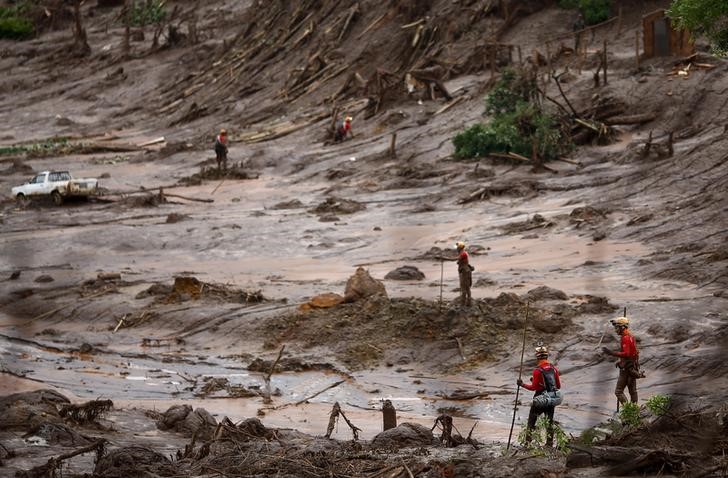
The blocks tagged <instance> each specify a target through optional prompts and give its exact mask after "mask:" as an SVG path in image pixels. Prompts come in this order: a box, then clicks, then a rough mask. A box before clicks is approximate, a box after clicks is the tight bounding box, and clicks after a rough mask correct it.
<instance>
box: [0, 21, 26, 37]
mask: <svg viewBox="0 0 728 478" xmlns="http://www.w3.org/2000/svg"><path fill="white" fill-rule="evenodd" d="M32 36H33V23H31V21H30V20H28V19H27V18H24V17H7V18H0V38H7V39H10V40H24V39H26V38H30V37H32Z"/></svg>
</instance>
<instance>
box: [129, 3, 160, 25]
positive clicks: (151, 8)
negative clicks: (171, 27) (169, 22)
mask: <svg viewBox="0 0 728 478" xmlns="http://www.w3.org/2000/svg"><path fill="white" fill-rule="evenodd" d="M129 15H130V23H131V24H132V25H134V26H137V27H143V26H145V25H153V24H158V23H161V22H162V21H163V20H164V19H165V18H167V7H166V6H165V4H164V1H163V0H143V1H139V2H134V4H133V5H132V8H131V12H130V14H129Z"/></svg>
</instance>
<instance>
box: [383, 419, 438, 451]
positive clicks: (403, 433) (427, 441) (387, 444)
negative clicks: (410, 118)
mask: <svg viewBox="0 0 728 478" xmlns="http://www.w3.org/2000/svg"><path fill="white" fill-rule="evenodd" d="M433 444H435V437H434V435H433V434H432V432H431V431H430V429H429V428H427V427H425V426H422V425H419V424H417V423H409V422H405V423H402V424H401V425H398V426H396V427H394V428H390V429H389V430H386V431H383V432H382V433H380V434H378V435H377V436H375V437H374V439H373V440H372V446H374V447H377V448H405V447H418V446H430V445H433Z"/></svg>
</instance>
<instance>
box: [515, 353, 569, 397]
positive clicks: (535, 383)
mask: <svg viewBox="0 0 728 478" xmlns="http://www.w3.org/2000/svg"><path fill="white" fill-rule="evenodd" d="M539 369H544V370H547V371H548V370H551V369H553V371H554V378H555V379H556V388H558V389H561V378H560V377H559V371H558V370H557V369H556V367H554V366H553V365H551V364H550V363H549V361H548V360H539V362H538V367H537V368H535V369H533V377H531V383H530V384H529V383H525V382H524V383H523V388H525V389H526V390H531V391H532V392H541V391H544V390H546V386H545V384H544V380H543V374H542V373H541V370H539Z"/></svg>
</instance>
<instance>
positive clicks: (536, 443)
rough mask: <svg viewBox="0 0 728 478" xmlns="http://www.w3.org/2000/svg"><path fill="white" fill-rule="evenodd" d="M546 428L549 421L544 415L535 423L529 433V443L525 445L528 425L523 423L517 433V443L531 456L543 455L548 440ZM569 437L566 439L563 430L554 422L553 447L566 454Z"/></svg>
mask: <svg viewBox="0 0 728 478" xmlns="http://www.w3.org/2000/svg"><path fill="white" fill-rule="evenodd" d="M548 426H549V420H548V418H546V415H541V416H540V417H538V420H537V421H536V428H534V429H533V431H532V432H531V442H530V443H526V432H527V431H528V424H527V423H524V424H523V425H522V426H521V431H520V432H519V433H518V443H519V444H520V445H521V446H523V447H525V448H526V449H527V450H528V451H529V452H530V453H531V454H533V455H545V452H544V447H545V446H546V439H547V438H548ZM568 444H569V437H567V435H566V433H565V432H564V430H563V429H562V428H561V427H560V426H559V424H558V423H556V422H554V445H555V448H556V450H558V451H559V452H561V453H564V454H566V453H567V452H568V451H569V448H568V446H567V445H568Z"/></svg>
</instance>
